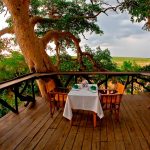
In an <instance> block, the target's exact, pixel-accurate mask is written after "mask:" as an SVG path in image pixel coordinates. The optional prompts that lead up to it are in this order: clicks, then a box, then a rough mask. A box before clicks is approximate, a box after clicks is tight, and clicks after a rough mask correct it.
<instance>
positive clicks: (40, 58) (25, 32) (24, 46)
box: [4, 0, 56, 99]
mask: <svg viewBox="0 0 150 150" xmlns="http://www.w3.org/2000/svg"><path fill="white" fill-rule="evenodd" d="M4 3H5V4H6V6H7V8H8V10H9V11H10V14H11V16H12V18H13V24H14V33H15V35H16V39H17V42H18V44H19V46H20V49H21V51H22V53H23V55H24V57H25V60H26V63H27V65H28V67H29V69H30V71H31V72H54V71H56V67H55V66H54V65H53V64H52V62H51V60H50V59H49V57H48V55H47V54H46V51H45V45H44V43H43V40H42V38H41V39H40V38H38V37H37V36H36V34H35V32H34V26H33V24H32V23H31V22H30V17H29V13H28V12H29V10H28V9H29V1H28V0H15V1H10V0H4ZM37 83H38V86H39V89H40V92H41V95H42V97H44V98H46V99H47V92H46V88H45V81H43V80H41V79H40V80H38V82H37Z"/></svg>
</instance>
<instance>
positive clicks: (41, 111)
mask: <svg viewBox="0 0 150 150" xmlns="http://www.w3.org/2000/svg"><path fill="white" fill-rule="evenodd" d="M148 105H150V94H141V95H125V96H124V97H123V100H122V103H121V114H120V122H119V123H116V122H115V119H114V118H113V116H112V115H111V114H110V113H109V112H106V113H105V117H104V118H103V119H102V120H99V119H97V120H98V121H97V127H96V128H93V122H92V119H93V118H92V114H88V113H87V112H83V111H82V112H81V111H77V112H76V113H75V116H74V121H73V126H70V122H69V121H68V120H66V119H65V118H63V117H62V111H59V112H56V113H55V115H54V117H53V118H51V117H50V113H49V107H48V103H47V104H46V102H44V100H42V98H40V97H38V98H37V103H36V106H35V107H34V108H32V109H31V108H24V107H21V108H20V110H19V112H20V113H19V114H18V115H16V114H13V113H11V112H10V113H9V114H7V115H6V116H4V117H3V118H1V119H0V150H9V149H10V150H12V149H15V150H18V149H20V150H23V149H27V150H30V149H39V150H42V149H48V150H54V149H63V150H71V149H73V150H79V149H86V150H91V149H92V150H100V149H101V150H104V149H106V150H107V149H109V150H116V149H117V150H122V149H123V150H124V149H127V150H132V149H136V150H149V149H150V109H148V107H147V106H148Z"/></svg>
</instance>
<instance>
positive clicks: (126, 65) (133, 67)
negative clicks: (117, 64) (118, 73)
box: [121, 61, 141, 72]
mask: <svg viewBox="0 0 150 150" xmlns="http://www.w3.org/2000/svg"><path fill="white" fill-rule="evenodd" d="M140 68H141V67H140V66H139V65H137V64H136V63H135V62H131V61H124V62H123V65H122V66H121V70H122V71H134V72H138V71H139V70H140Z"/></svg>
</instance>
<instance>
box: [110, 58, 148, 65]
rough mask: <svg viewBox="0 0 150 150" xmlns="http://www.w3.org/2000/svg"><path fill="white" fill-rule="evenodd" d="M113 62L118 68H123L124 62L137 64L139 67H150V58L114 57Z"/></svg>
mask: <svg viewBox="0 0 150 150" xmlns="http://www.w3.org/2000/svg"><path fill="white" fill-rule="evenodd" d="M112 58H113V59H112V60H113V62H115V63H117V65H118V66H121V65H122V64H123V62H124V61H131V62H132V63H133V62H135V63H136V64H137V65H140V66H145V65H150V58H137V57H112Z"/></svg>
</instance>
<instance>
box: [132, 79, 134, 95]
mask: <svg viewBox="0 0 150 150" xmlns="http://www.w3.org/2000/svg"><path fill="white" fill-rule="evenodd" d="M133 82H134V77H133V76H132V79H131V94H132V95H133V90H134V89H133Z"/></svg>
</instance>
